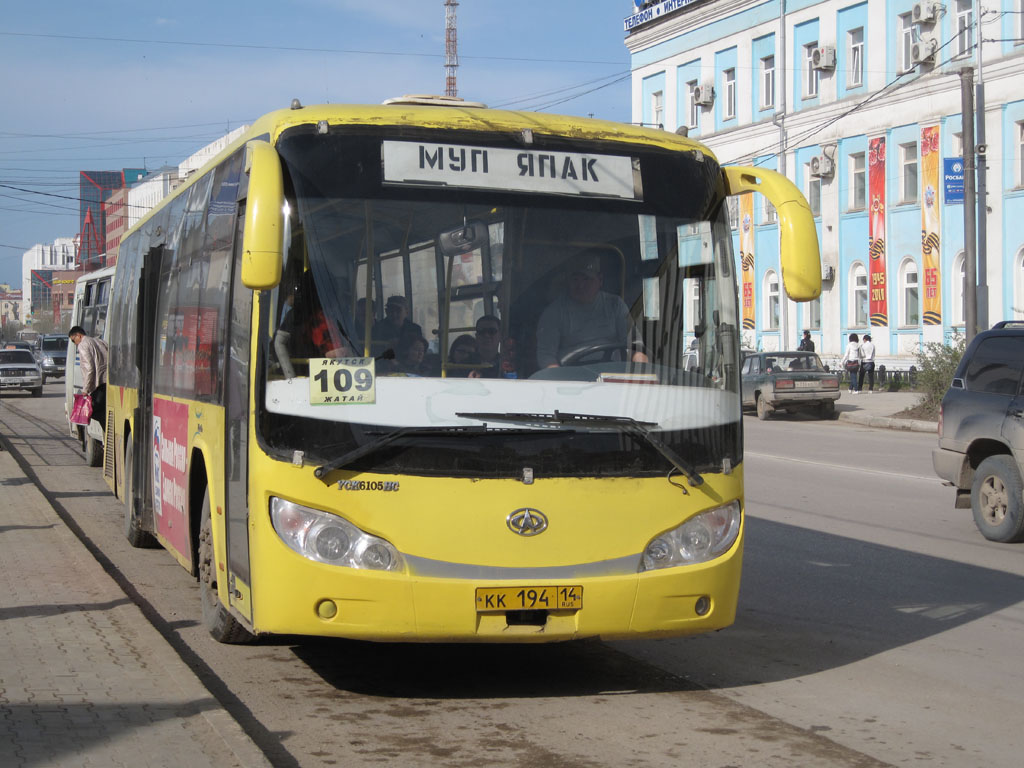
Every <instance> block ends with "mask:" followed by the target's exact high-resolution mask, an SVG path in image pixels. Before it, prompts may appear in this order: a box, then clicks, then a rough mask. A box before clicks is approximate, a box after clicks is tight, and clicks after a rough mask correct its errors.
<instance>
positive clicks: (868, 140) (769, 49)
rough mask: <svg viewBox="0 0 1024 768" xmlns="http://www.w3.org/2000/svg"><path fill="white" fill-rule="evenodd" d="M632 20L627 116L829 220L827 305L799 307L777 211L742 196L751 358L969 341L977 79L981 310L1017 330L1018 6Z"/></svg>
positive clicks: (879, 1) (891, 351) (796, 0)
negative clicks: (968, 80)
mask: <svg viewBox="0 0 1024 768" xmlns="http://www.w3.org/2000/svg"><path fill="white" fill-rule="evenodd" d="M636 6H637V7H636V9H635V10H636V13H634V14H632V15H631V16H629V17H627V18H626V19H625V22H624V32H625V35H626V46H627V47H628V48H629V51H630V53H631V58H632V61H631V69H632V73H633V88H632V98H633V105H632V114H633V120H634V122H638V123H639V122H642V123H646V124H653V125H659V126H662V127H663V128H664V129H665V130H669V131H677V130H679V131H683V130H685V131H686V132H688V134H689V135H690V136H692V137H694V138H696V139H698V140H699V141H702V142H704V143H706V144H707V145H708V146H710V147H711V148H712V149H713V150H714V152H715V154H716V155H717V156H718V158H719V160H720V161H722V162H723V163H728V164H737V165H759V166H763V167H768V168H772V169H774V170H778V171H781V172H782V173H785V174H786V175H787V176H788V177H789V178H790V179H791V180H792V181H793V182H794V183H795V184H796V185H797V186H798V187H800V189H801V190H802V191H803V192H804V195H805V196H806V197H807V198H808V201H809V203H810V204H811V208H812V210H813V211H814V213H815V216H816V220H817V224H818V231H819V235H820V242H821V252H822V264H823V273H824V276H825V278H826V279H825V282H824V286H823V291H822V297H821V299H820V300H818V301H816V302H812V303H810V304H795V303H793V302H790V301H788V300H787V298H786V297H785V295H784V292H782V291H781V282H782V281H781V280H780V279H779V277H780V276H779V259H778V231H777V230H778V228H777V226H776V224H775V217H774V211H773V210H771V207H770V206H769V205H767V203H766V202H765V201H764V200H763V199H760V196H757V197H758V198H759V199H757V200H747V201H744V200H741V199H734V200H733V201H731V205H732V214H733V224H734V227H735V230H736V237H735V245H736V253H737V265H738V267H739V262H740V252H741V248H743V247H744V244H746V246H745V251H744V256H745V257H746V258H745V259H744V262H745V263H746V265H747V266H748V267H749V269H748V270H747V271H745V272H743V276H744V280H745V284H744V286H743V287H744V288H746V289H747V290H748V293H752V295H753V299H754V311H753V317H752V318H751V319H750V322H749V323H748V324H747V325H746V326H745V330H744V341H745V343H746V344H748V345H750V346H753V347H755V348H759V349H768V350H773V349H780V348H792V347H795V346H796V344H797V342H798V339H799V337H800V335H801V332H802V331H803V330H804V329H809V330H811V332H812V336H813V337H814V340H815V343H816V345H817V348H818V350H819V351H820V352H822V353H823V354H824V355H825V356H838V355H840V354H841V353H842V350H843V347H844V346H845V341H846V338H847V335H848V334H849V333H858V334H863V333H865V332H867V333H870V334H871V335H872V337H873V339H874V341H875V344H876V347H877V349H878V353H879V355H880V357H883V358H901V359H905V361H906V362H907V363H909V362H911V361H912V358H913V356H914V355H915V354H916V353H917V352H918V350H919V349H920V347H921V344H922V343H926V342H931V341H948V340H949V339H950V338H951V336H952V335H953V334H954V333H963V331H964V290H965V280H964V277H965V272H966V270H965V262H964V211H963V202H962V188H963V187H962V184H963V173H964V162H963V159H962V156H963V132H962V119H961V111H962V103H961V81H962V78H961V71H962V70H964V69H965V68H969V69H970V70H971V72H972V76H973V80H974V83H975V84H978V83H981V85H980V86H979V87H978V88H977V93H976V95H977V96H980V97H982V98H980V99H978V101H979V102H983V108H982V110H980V111H982V112H983V114H984V119H983V121H981V122H980V123H978V125H977V127H976V128H975V131H976V133H977V136H976V141H977V142H978V146H979V154H978V156H977V164H978V166H979V182H980V183H982V184H984V186H985V188H986V189H987V194H986V196H985V200H986V206H985V207H984V208H981V207H979V214H980V215H979V222H978V226H979V229H980V230H982V231H983V233H984V234H983V238H982V240H981V243H980V245H979V248H978V256H979V262H980V263H981V264H982V265H983V266H984V269H983V270H981V271H979V275H978V282H979V284H980V285H981V288H979V316H980V317H981V318H983V317H984V314H983V313H984V312H985V310H986V308H987V316H988V322H989V323H993V322H995V321H997V320H1003V319H1024V40H1022V37H1024V32H1022V30H1024V0H996V2H993V3H991V4H990V5H988V6H979V4H978V3H977V2H975V1H974V0H951V1H950V2H948V3H947V4H945V5H943V4H940V3H934V2H916V3H915V2H913V0H866V2H850V0H824V1H822V2H816V1H815V0H768V1H767V2H764V1H763V0H667V1H666V2H641V1H640V0H638V2H637V3H636ZM982 143H984V145H985V147H984V148H982V147H981V144H982ZM983 150H984V154H982V151H983ZM958 193H959V196H958ZM751 256H752V258H751Z"/></svg>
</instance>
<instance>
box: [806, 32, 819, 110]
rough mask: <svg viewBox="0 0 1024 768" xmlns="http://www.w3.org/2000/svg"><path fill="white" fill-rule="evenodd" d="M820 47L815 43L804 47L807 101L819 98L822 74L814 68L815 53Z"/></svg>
mask: <svg viewBox="0 0 1024 768" xmlns="http://www.w3.org/2000/svg"><path fill="white" fill-rule="evenodd" d="M817 47H818V42H817V41H815V42H813V43H811V44H810V45H805V46H804V75H805V77H804V98H805V99H816V98H818V83H819V81H820V75H821V72H819V71H818V70H816V69H815V68H814V51H815V50H816V49H817Z"/></svg>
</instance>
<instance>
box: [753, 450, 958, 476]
mask: <svg viewBox="0 0 1024 768" xmlns="http://www.w3.org/2000/svg"><path fill="white" fill-rule="evenodd" d="M743 456H744V458H746V457H747V456H756V457H757V458H759V459H775V460H777V461H786V462H790V463H796V464H810V465H811V466H815V467H824V468H826V469H841V470H846V471H847V472H858V473H863V472H867V473H868V474H872V475H886V476H888V477H898V478H901V479H903V480H923V481H924V482H927V483H941V482H942V481H941V480H940V479H939V478H938V476H935V477H927V476H925V475H905V474H903V473H902V472H886V471H885V470H884V469H869V468H868V467H851V466H850V465H848V464H829V463H828V462H825V461H811V460H810V459H794V458H793V457H792V456H779V455H778V454H774V453H756V452H754V451H744V452H743Z"/></svg>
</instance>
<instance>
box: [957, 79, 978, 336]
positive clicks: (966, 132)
mask: <svg viewBox="0 0 1024 768" xmlns="http://www.w3.org/2000/svg"><path fill="white" fill-rule="evenodd" d="M960 117H961V120H962V122H963V138H964V335H965V336H966V337H967V343H968V344H970V343H971V340H972V339H973V338H974V337H975V335H976V334H977V333H978V292H977V286H978V273H977V255H976V251H975V241H976V238H977V232H976V225H975V217H974V214H975V210H976V206H977V196H976V195H975V192H974V169H975V165H976V163H975V156H974V70H973V69H972V68H971V67H964V68H963V69H961V70H960Z"/></svg>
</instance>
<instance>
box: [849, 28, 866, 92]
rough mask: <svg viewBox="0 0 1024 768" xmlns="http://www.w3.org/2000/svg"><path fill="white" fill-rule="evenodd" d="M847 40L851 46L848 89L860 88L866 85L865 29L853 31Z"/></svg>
mask: <svg viewBox="0 0 1024 768" xmlns="http://www.w3.org/2000/svg"><path fill="white" fill-rule="evenodd" d="M846 39H847V41H848V42H849V45H850V62H849V66H848V69H847V70H846V87H847V88H859V87H860V86H862V85H864V27H857V28H856V29H851V30H850V31H849V32H848V33H847V35H846Z"/></svg>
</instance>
